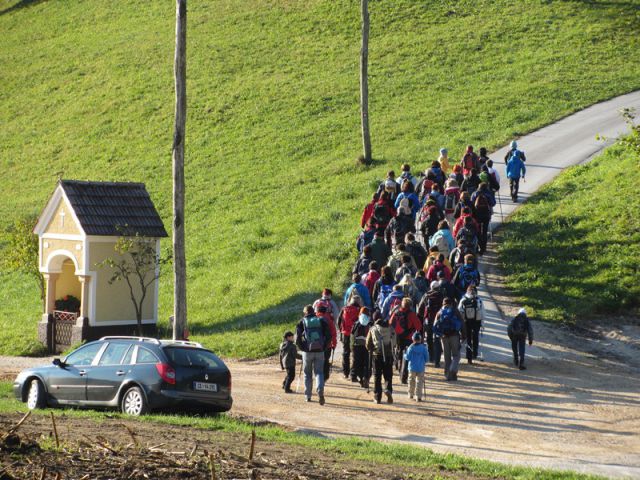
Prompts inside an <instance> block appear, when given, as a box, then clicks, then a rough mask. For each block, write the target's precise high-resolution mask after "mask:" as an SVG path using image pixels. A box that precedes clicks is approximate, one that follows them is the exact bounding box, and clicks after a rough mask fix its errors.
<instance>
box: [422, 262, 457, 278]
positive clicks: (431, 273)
mask: <svg viewBox="0 0 640 480" xmlns="http://www.w3.org/2000/svg"><path fill="white" fill-rule="evenodd" d="M440 270H442V271H443V272H444V278H445V279H446V280H447V282H450V281H451V270H449V267H447V266H446V265H445V264H444V263H442V262H439V261H435V262H434V263H433V265H431V266H430V267H429V270H428V271H427V280H429V282H435V281H436V280H438V272H439V271H440Z"/></svg>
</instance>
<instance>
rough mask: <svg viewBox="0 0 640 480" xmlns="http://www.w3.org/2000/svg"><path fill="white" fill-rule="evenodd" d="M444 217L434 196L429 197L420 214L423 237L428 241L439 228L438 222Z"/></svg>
mask: <svg viewBox="0 0 640 480" xmlns="http://www.w3.org/2000/svg"><path fill="white" fill-rule="evenodd" d="M443 219H444V215H443V214H442V212H441V211H440V208H439V207H438V204H437V203H436V201H435V200H434V199H433V198H428V199H427V201H426V203H425V204H424V206H423V207H422V209H421V210H420V216H419V220H418V221H419V226H420V227H419V228H420V232H421V233H422V238H423V240H424V242H425V244H426V243H428V241H429V239H430V238H431V236H432V235H433V234H434V233H436V231H437V230H438V224H439V223H440V221H441V220H443Z"/></svg>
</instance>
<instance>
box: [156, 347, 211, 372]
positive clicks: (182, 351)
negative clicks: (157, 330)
mask: <svg viewBox="0 0 640 480" xmlns="http://www.w3.org/2000/svg"><path fill="white" fill-rule="evenodd" d="M164 351H165V353H166V354H167V356H168V357H169V359H170V360H171V362H172V363H173V364H174V365H176V366H178V367H201V368H216V367H221V366H222V365H223V363H222V360H220V359H219V358H218V357H216V356H215V355H214V354H213V353H211V352H209V351H207V350H200V349H196V348H180V347H169V348H165V349H164Z"/></svg>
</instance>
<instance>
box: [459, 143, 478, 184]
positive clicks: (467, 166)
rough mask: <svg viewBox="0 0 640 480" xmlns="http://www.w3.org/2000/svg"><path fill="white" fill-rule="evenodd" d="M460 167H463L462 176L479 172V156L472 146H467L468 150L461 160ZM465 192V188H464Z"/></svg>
mask: <svg viewBox="0 0 640 480" xmlns="http://www.w3.org/2000/svg"><path fill="white" fill-rule="evenodd" d="M460 166H461V167H462V174H463V175H464V176H465V177H466V176H468V175H470V174H471V170H473V169H475V170H476V172H477V171H478V155H477V154H476V153H475V152H474V151H473V146H472V145H467V150H466V151H465V153H464V155H463V156H462V160H460ZM463 190H464V188H463Z"/></svg>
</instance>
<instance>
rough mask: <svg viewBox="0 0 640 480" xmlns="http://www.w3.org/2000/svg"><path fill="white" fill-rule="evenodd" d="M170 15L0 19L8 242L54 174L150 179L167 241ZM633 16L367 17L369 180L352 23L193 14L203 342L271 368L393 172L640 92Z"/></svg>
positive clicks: (194, 314) (344, 266)
mask: <svg viewBox="0 0 640 480" xmlns="http://www.w3.org/2000/svg"><path fill="white" fill-rule="evenodd" d="M173 8H174V6H173V4H172V2H147V1H142V0H138V1H135V0H134V1H130V2H102V1H97V0H94V1H88V0H87V1H74V2H61V1H55V0H50V1H36V0H32V1H26V0H22V1H19V2H16V0H0V31H2V33H3V35H2V36H0V65H2V66H3V68H2V69H0V85H1V86H0V101H1V104H2V108H1V109H0V125H1V126H2V128H0V162H2V171H3V188H2V190H1V192H0V196H1V197H0V198H1V200H2V201H0V227H3V226H5V225H7V224H9V223H10V222H11V221H12V220H13V219H14V218H15V217H16V216H17V215H20V214H22V213H24V212H37V211H39V210H40V209H41V208H42V207H43V205H44V203H45V202H46V199H47V197H48V195H49V194H50V193H51V191H52V190H53V187H54V183H55V179H56V176H55V174H56V173H57V172H61V171H63V172H64V177H66V178H76V179H93V180H129V181H144V182H145V183H146V184H147V187H148V189H149V190H150V192H151V195H152V198H153V199H154V201H155V202H156V204H157V206H158V208H159V210H160V213H161V215H162V216H163V218H164V219H165V222H166V224H167V227H169V226H170V225H169V223H170V221H169V219H170V208H171V194H170V192H171V177H170V175H171V174H170V149H171V136H172V121H173V81H172V59H173V30H174V10H173ZM639 12H640V1H638V0H634V1H606V2H605V1H591V2H586V1H577V0H576V1H571V0H563V1H551V0H544V1H541V0H523V1H520V2H509V1H506V0H505V1H500V0H499V1H495V0H492V1H488V0H486V1H481V0H474V1H470V0H469V1H447V2H436V1H426V2H415V1H412V0H398V1H394V2H380V1H372V2H371V19H372V27H371V43H370V74H371V78H370V97H371V105H370V115H371V130H372V138H373V151H374V156H375V158H376V162H375V164H374V165H373V166H372V167H369V168H363V167H358V166H356V164H355V162H354V159H355V157H356V156H357V155H358V154H359V153H360V151H359V150H360V140H359V116H358V51H359V35H360V33H359V9H358V5H357V3H354V2H353V1H347V0H322V1H321V0H308V1H305V2H291V1H287V0H234V1H232V0H219V1H210V2H191V4H190V12H189V27H188V105H189V111H188V122H187V162H186V180H187V202H188V203H187V215H188V217H187V225H186V228H187V235H188V244H187V261H188V275H189V283H188V298H189V321H190V324H191V329H192V332H193V334H194V335H193V337H194V338H196V339H199V340H202V341H203V342H204V343H205V344H207V345H209V346H214V347H215V348H216V349H218V350H219V351H221V352H222V353H224V354H226V355H233V356H250V357H253V356H260V355H265V354H268V353H270V352H273V351H274V348H275V344H276V342H277V340H278V339H279V337H280V335H281V332H282V331H283V330H284V329H285V328H287V327H290V325H291V324H292V322H293V320H294V319H295V318H296V317H297V316H298V314H299V312H300V309H301V307H302V305H303V304H304V303H305V302H307V301H309V300H311V299H313V298H314V296H316V294H317V292H318V291H319V290H320V288H322V287H323V286H330V287H333V288H334V289H335V290H340V289H341V286H342V283H343V281H344V279H345V276H346V272H347V271H348V269H349V267H350V265H349V263H350V260H351V258H353V256H354V253H353V247H352V245H353V243H352V242H353V239H354V235H355V233H356V228H355V225H356V223H357V218H358V217H359V214H360V211H361V208H362V206H363V204H364V202H365V201H366V199H367V198H368V196H369V194H370V190H371V187H372V185H373V184H374V182H375V180H376V179H378V178H381V177H382V176H383V173H384V172H385V171H386V170H388V169H389V168H390V167H394V168H396V169H397V168H399V165H400V164H401V163H402V162H405V161H408V162H410V163H412V164H413V165H414V169H418V168H420V169H422V168H425V167H426V166H427V165H428V163H429V162H430V161H431V160H432V159H433V158H435V157H436V156H437V149H438V148H439V147H441V146H448V147H449V150H450V152H452V155H453V156H456V157H457V156H458V154H459V153H461V151H462V148H463V146H464V144H466V143H467V142H471V143H473V144H476V145H480V144H482V145H485V146H487V147H489V148H490V147H494V146H498V145H502V144H504V143H505V142H506V141H508V140H509V139H511V138H512V137H514V136H517V135H519V134H522V133H524V132H528V131H531V130H533V129H535V128H537V127H539V126H541V125H543V124H546V123H549V122H551V121H553V120H556V119H558V118H560V117H562V116H565V115H566V114H568V113H570V112H573V111H575V110H577V109H580V108H582V107H584V106H587V105H590V104H592V103H594V102H596V101H598V100H602V99H605V98H609V97H612V96H615V95H617V94H621V93H625V92H628V91H631V90H634V89H636V88H638V87H640V64H638V63H637V62H634V61H630V60H632V59H634V58H635V56H636V55H637V52H638V51H640V39H639V38H638V36H637V35H632V34H630V32H635V31H638V30H639V28H640V15H639ZM168 247H169V242H165V248H168ZM170 283H171V282H170V275H167V276H166V277H165V278H164V279H163V281H162V285H161V305H160V309H161V311H160V314H161V318H163V319H166V318H167V317H168V315H169V312H170V310H171V302H172V292H171V285H170ZM0 290H1V291H2V292H3V297H4V298H5V299H6V300H5V301H3V302H0V328H2V331H3V333H2V335H0V353H26V352H28V351H30V350H31V349H32V348H33V338H34V337H35V325H36V322H37V320H38V317H39V302H38V300H37V291H36V288H35V284H34V285H33V286H32V285H31V284H30V282H29V280H28V279H26V278H24V277H21V276H18V275H15V274H7V273H6V272H4V274H3V275H0Z"/></svg>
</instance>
